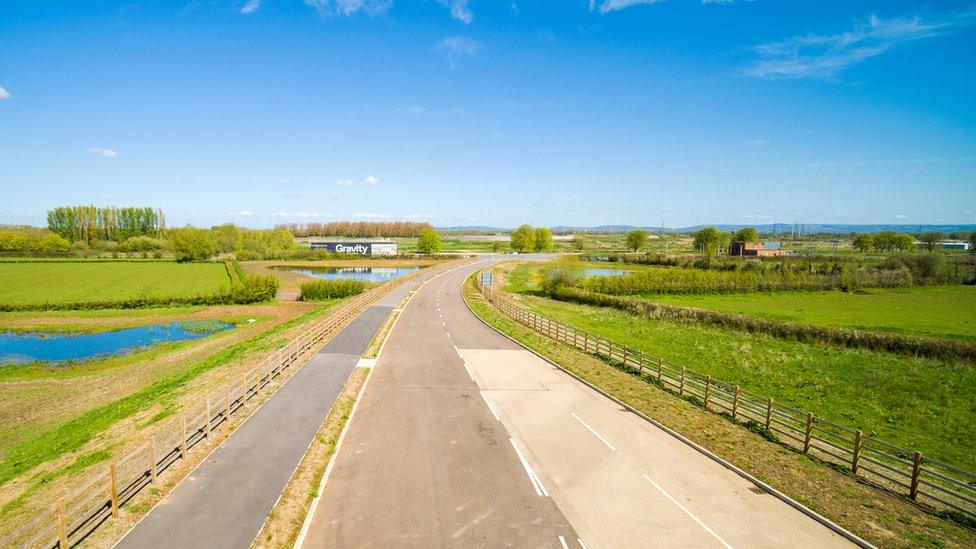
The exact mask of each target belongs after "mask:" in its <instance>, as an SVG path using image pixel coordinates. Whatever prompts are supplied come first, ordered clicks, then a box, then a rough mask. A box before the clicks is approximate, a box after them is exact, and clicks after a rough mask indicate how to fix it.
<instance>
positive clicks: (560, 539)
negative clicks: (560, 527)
mask: <svg viewBox="0 0 976 549" xmlns="http://www.w3.org/2000/svg"><path fill="white" fill-rule="evenodd" d="M559 545H562V546H563V549H569V546H568V545H566V538H564V537H562V536H559Z"/></svg>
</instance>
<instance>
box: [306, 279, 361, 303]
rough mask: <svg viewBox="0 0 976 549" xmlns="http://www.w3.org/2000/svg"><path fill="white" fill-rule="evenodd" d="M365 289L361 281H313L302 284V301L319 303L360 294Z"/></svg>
mask: <svg viewBox="0 0 976 549" xmlns="http://www.w3.org/2000/svg"><path fill="white" fill-rule="evenodd" d="M365 289H366V283H365V282H363V281H362V280H353V279H340V280H313V281H311V282H305V283H303V284H302V291H301V300H302V301H321V300H323V299H336V298H340V297H349V296H351V295H356V294H361V293H363V290H365Z"/></svg>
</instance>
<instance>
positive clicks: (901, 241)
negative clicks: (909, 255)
mask: <svg viewBox="0 0 976 549" xmlns="http://www.w3.org/2000/svg"><path fill="white" fill-rule="evenodd" d="M891 245H892V247H894V249H896V250H898V251H902V252H904V251H908V250H914V249H915V238H914V237H913V236H912V235H910V234H896V235H895V236H894V238H893V239H892V241H891Z"/></svg>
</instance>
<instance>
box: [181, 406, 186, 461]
mask: <svg viewBox="0 0 976 549" xmlns="http://www.w3.org/2000/svg"><path fill="white" fill-rule="evenodd" d="M180 459H186V414H181V415H180Z"/></svg>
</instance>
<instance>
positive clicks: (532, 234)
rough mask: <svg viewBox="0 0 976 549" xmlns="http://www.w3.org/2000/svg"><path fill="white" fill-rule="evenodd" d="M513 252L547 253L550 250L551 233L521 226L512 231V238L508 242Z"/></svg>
mask: <svg viewBox="0 0 976 549" xmlns="http://www.w3.org/2000/svg"><path fill="white" fill-rule="evenodd" d="M509 245H510V246H511V247H512V250H513V251H516V252H519V253H525V252H548V251H549V250H552V246H553V244H552V231H550V230H549V229H547V228H545V227H532V225H521V226H519V228H517V229H515V230H514V231H512V238H511V241H510V242H509Z"/></svg>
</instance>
